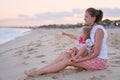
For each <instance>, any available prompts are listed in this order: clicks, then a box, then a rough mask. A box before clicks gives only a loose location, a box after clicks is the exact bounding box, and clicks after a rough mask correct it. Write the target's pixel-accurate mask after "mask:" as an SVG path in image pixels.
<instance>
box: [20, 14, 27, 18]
mask: <svg viewBox="0 0 120 80" xmlns="http://www.w3.org/2000/svg"><path fill="white" fill-rule="evenodd" d="M18 17H19V18H29V16H28V15H24V14H19V15H18Z"/></svg>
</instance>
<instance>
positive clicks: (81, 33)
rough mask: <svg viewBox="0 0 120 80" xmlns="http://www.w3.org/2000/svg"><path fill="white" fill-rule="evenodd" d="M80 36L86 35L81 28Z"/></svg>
mask: <svg viewBox="0 0 120 80" xmlns="http://www.w3.org/2000/svg"><path fill="white" fill-rule="evenodd" d="M80 37H81V38H85V37H86V35H85V33H84V30H83V29H82V28H81V30H80Z"/></svg>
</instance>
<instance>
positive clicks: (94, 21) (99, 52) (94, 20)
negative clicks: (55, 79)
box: [25, 8, 108, 76]
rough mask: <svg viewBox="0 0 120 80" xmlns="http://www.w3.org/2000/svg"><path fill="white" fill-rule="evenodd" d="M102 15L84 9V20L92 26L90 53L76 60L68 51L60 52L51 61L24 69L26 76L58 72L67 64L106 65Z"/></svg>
mask: <svg viewBox="0 0 120 80" xmlns="http://www.w3.org/2000/svg"><path fill="white" fill-rule="evenodd" d="M102 17H103V12H102V11H101V10H97V9H95V8H88V9H87V10H86V11H85V19H84V20H85V22H86V24H88V25H89V27H91V28H92V30H91V32H90V38H91V40H92V42H93V43H94V47H93V52H91V53H90V55H87V56H85V57H82V58H80V59H79V61H78V62H73V61H71V58H72V57H71V56H69V57H68V55H70V54H69V52H65V53H62V54H61V55H60V56H58V57H57V58H56V59H55V60H54V61H53V62H52V63H50V64H48V65H47V66H45V67H43V68H41V69H38V70H34V71H32V70H29V71H25V74H26V75H27V76H36V75H41V74H47V73H53V72H58V71H61V70H63V69H65V68H66V67H67V66H75V67H82V68H84V69H86V70H101V69H105V68H106V67H107V60H108V55H107V45H106V40H107V32H106V30H105V29H104V27H103V26H101V25H100V23H101V21H102Z"/></svg>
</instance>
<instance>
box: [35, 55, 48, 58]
mask: <svg viewBox="0 0 120 80" xmlns="http://www.w3.org/2000/svg"><path fill="white" fill-rule="evenodd" d="M45 56H46V55H37V56H36V58H42V57H45Z"/></svg>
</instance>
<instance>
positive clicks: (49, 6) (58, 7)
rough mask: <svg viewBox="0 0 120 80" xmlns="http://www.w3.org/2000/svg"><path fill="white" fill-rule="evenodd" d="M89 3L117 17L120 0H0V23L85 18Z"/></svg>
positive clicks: (27, 23) (63, 21)
mask: <svg viewBox="0 0 120 80" xmlns="http://www.w3.org/2000/svg"><path fill="white" fill-rule="evenodd" d="M89 7H94V8H96V9H101V10H103V12H104V19H105V18H109V19H120V0H0V26H37V25H43V24H69V23H79V22H84V11H85V9H87V8H89Z"/></svg>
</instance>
